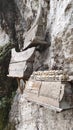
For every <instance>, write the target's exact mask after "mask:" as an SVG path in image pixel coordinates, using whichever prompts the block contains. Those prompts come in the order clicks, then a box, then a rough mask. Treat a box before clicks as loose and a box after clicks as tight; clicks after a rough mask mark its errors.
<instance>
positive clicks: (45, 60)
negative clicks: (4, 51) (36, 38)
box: [0, 0, 73, 130]
mask: <svg viewBox="0 0 73 130" xmlns="http://www.w3.org/2000/svg"><path fill="white" fill-rule="evenodd" d="M3 1H4V0H1V1H0V2H2V3H1V4H0V5H2V8H0V17H1V19H2V21H1V25H2V29H3V30H5V32H6V36H7V35H8V36H9V38H10V41H12V42H13V44H14V45H15V48H16V50H17V51H19V50H20V49H21V48H22V47H23V43H24V37H25V32H26V31H27V30H28V29H30V27H31V26H32V24H33V21H34V19H35V18H36V15H37V10H38V1H36V0H13V1H12V2H10V0H9V1H8V0H6V2H4V4H3ZM41 3H42V9H43V14H42V16H43V17H45V19H46V20H45V23H46V26H45V34H44V35H45V36H44V37H45V40H47V41H48V44H49V45H50V47H47V48H45V47H41V46H37V47H36V52H35V58H34V64H33V71H34V70H47V69H63V70H65V71H68V73H69V74H72V73H73V0H62V1H61V0H41ZM6 16H7V17H6ZM0 43H1V42H0ZM3 45H4V43H3ZM72 116H73V110H69V111H64V112H62V113H55V112H53V111H51V110H49V109H46V108H44V107H40V106H38V105H36V104H33V103H31V102H27V101H26V100H25V96H24V94H23V95H21V94H19V95H18V94H17V95H16V96H15V99H14V102H13V105H12V109H11V112H10V122H13V121H14V123H15V127H16V130H21V129H22V130H72V129H73V118H72Z"/></svg>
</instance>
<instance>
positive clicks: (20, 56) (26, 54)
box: [10, 47, 35, 63]
mask: <svg viewBox="0 0 73 130" xmlns="http://www.w3.org/2000/svg"><path fill="white" fill-rule="evenodd" d="M34 51H35V47H32V48H29V49H27V50H25V51H23V52H16V51H15V48H13V49H12V52H11V61H10V63H14V62H15V63H16V62H22V61H26V60H28V59H29V58H30V57H31V56H32V55H33V53H34Z"/></svg>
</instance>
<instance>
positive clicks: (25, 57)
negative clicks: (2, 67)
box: [7, 47, 35, 78]
mask: <svg viewBox="0 0 73 130" xmlns="http://www.w3.org/2000/svg"><path fill="white" fill-rule="evenodd" d="M34 50H35V48H34V47H33V48H30V49H28V50H26V51H23V52H16V51H15V49H12V51H11V60H10V64H9V74H8V75H7V76H9V77H18V78H22V77H23V76H24V72H25V71H26V69H27V64H26V61H30V60H31V59H32V56H33V53H34Z"/></svg>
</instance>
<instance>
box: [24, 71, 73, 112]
mask: <svg viewBox="0 0 73 130" xmlns="http://www.w3.org/2000/svg"><path fill="white" fill-rule="evenodd" d="M41 73H42V75H41V76H40V74H41ZM59 73H60V72H59ZM45 74H46V75H44V72H39V74H38V72H36V73H35V74H34V73H33V75H32V76H31V77H30V79H29V81H28V82H27V83H26V87H25V91H24V94H25V98H26V99H27V100H28V101H32V102H35V103H37V104H39V105H41V106H44V107H48V108H50V109H53V110H56V111H59V112H60V111H62V110H64V109H70V108H73V92H72V89H71V85H70V84H69V83H68V82H67V81H63V82H61V80H60V79H58V78H63V75H62V74H59V75H58V74H56V73H55V75H53V71H52V73H51V71H50V72H49V71H46V72H45ZM54 76H56V77H57V79H56V78H55V77H54ZM41 77H42V78H41ZM53 78H54V79H53Z"/></svg>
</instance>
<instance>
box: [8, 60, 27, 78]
mask: <svg viewBox="0 0 73 130" xmlns="http://www.w3.org/2000/svg"><path fill="white" fill-rule="evenodd" d="M26 68H27V65H26V62H19V63H13V64H10V65H9V74H8V75H7V76H9V77H23V75H24V71H25V70H26Z"/></svg>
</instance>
